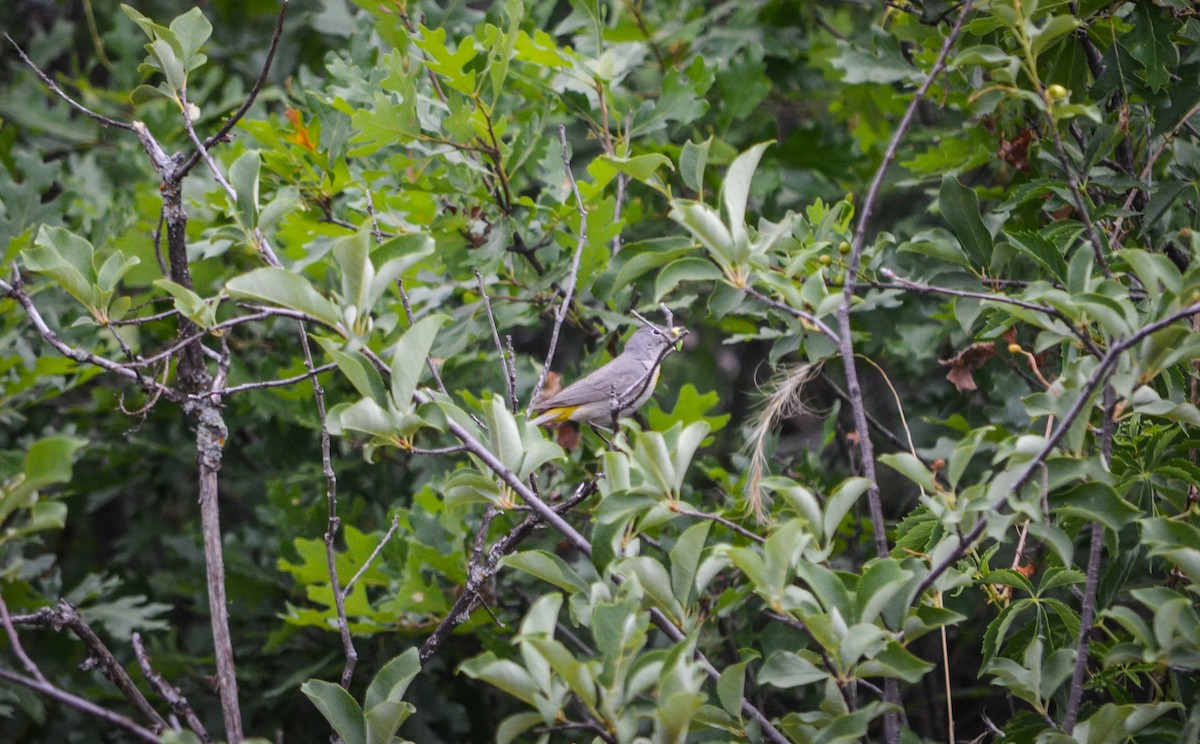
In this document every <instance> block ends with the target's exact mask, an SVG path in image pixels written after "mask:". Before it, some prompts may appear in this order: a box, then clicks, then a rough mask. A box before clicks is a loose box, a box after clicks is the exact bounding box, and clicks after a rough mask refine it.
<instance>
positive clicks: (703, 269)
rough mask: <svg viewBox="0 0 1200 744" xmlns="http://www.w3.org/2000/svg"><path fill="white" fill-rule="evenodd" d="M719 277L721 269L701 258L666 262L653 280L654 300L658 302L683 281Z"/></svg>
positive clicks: (704, 280)
mask: <svg viewBox="0 0 1200 744" xmlns="http://www.w3.org/2000/svg"><path fill="white" fill-rule="evenodd" d="M720 278H721V270H720V269H718V268H717V267H716V266H714V265H713V263H712V261H708V260H705V259H703V258H695V257H691V258H680V259H677V260H675V261H672V262H671V263H669V264H667V266H666V267H665V268H663V270H662V271H660V272H658V277H657V278H656V279H655V280H654V301H655V302H660V301H661V300H662V298H663V297H664V296H665V295H667V294H670V293H671V292H673V291H674V290H675V288H676V287H678V286H679V285H680V284H682V283H683V282H710V281H715V280H717V279H720Z"/></svg>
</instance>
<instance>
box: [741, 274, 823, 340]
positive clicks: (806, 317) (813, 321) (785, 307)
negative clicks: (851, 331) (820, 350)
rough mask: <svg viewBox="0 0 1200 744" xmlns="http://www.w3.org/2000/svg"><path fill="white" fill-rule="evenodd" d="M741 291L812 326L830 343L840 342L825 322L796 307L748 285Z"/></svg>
mask: <svg viewBox="0 0 1200 744" xmlns="http://www.w3.org/2000/svg"><path fill="white" fill-rule="evenodd" d="M742 291H743V292H745V293H746V294H748V295H750V296H751V297H753V298H754V299H756V300H758V301H759V302H761V303H763V304H764V305H768V306H770V307H773V308H775V309H776V310H779V311H781V312H785V313H787V314H788V315H791V316H792V317H795V318H798V319H800V320H802V321H804V322H806V323H808V324H809V325H811V326H813V327H814V328H816V329H817V330H818V331H820V332H821V333H823V334H825V337H826V338H828V339H829V340H830V341H832V342H834V343H835V344H836V343H839V342H840V341H841V337H839V336H838V334H837V332H836V331H834V330H833V329H832V328H830V327H829V326H828V325H826V324H825V321H823V320H821V319H820V318H818V317H817V316H815V315H813V314H812V313H808V312H805V311H803V310H801V309H800V308H797V307H792V306H791V305H789V304H787V303H786V302H780V301H779V300H776V299H772V298H770V297H768V296H766V295H765V294H763V293H762V292H759V291H758V290H757V289H755V288H754V287H751V286H750V285H748V284H747V285H746V286H744V287H742Z"/></svg>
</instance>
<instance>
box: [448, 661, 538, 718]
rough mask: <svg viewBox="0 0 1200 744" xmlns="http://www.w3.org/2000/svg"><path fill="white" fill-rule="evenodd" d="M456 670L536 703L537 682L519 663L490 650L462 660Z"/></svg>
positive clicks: (531, 703) (523, 699)
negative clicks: (500, 656) (498, 655)
mask: <svg viewBox="0 0 1200 744" xmlns="http://www.w3.org/2000/svg"><path fill="white" fill-rule="evenodd" d="M458 671H460V672H462V673H463V674H465V675H467V676H468V677H470V678H471V679H478V680H482V681H484V682H487V683H488V684H490V685H492V686H493V687H497V688H499V689H501V690H503V691H504V692H507V693H508V694H509V695H512V696H513V697H515V698H516V699H518V700H521V701H523V702H526V703H528V704H530V705H536V701H537V695H538V694H539V689H538V684H537V682H536V681H535V680H534V679H533V677H532V676H530V674H529V672H527V671H526V670H525V669H524V668H522V667H521V666H520V665H518V664H515V663H513V662H511V661H508V660H506V659H504V660H502V659H500V658H498V657H497V656H496V655H495V654H493V653H492V652H490V651H489V652H487V653H485V654H481V655H480V656H476V657H475V658H474V659H468V660H467V661H464V662H463V663H462V664H461V665H460V666H459V667H458Z"/></svg>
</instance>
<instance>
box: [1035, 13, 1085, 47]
mask: <svg viewBox="0 0 1200 744" xmlns="http://www.w3.org/2000/svg"><path fill="white" fill-rule="evenodd" d="M1082 25H1083V21H1080V20H1079V19H1078V18H1074V17H1072V16H1069V15H1056V16H1052V17H1050V18H1049V19H1048V20H1047V21H1046V22H1045V23H1044V24H1042V26H1041V28H1038V27H1036V26H1035V27H1033V32H1032V33H1031V34H1029V40H1030V42H1031V47H1032V51H1033V54H1034V55H1035V56H1036V55H1039V54H1041V53H1042V52H1043V51H1045V50H1046V49H1048V48H1049V47H1050V46H1051V45H1052V44H1054V42H1056V41H1058V40H1059V39H1061V38H1062V37H1064V36H1066V35H1067V34H1069V33H1071V32H1072V31H1074V30H1075V29H1077V28H1079V27H1080V26H1082Z"/></svg>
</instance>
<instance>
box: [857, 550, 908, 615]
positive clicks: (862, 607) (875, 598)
mask: <svg viewBox="0 0 1200 744" xmlns="http://www.w3.org/2000/svg"><path fill="white" fill-rule="evenodd" d="M912 577H913V573H912V571H908V570H906V569H904V568H901V567H900V562H899V561H897V560H896V559H894V558H880V559H878V560H875V561H873V562H872V563H871V565H870V566H869V567H868V568H867V570H866V572H865V573H863V576H862V579H860V580H859V582H858V591H857V592H856V594H857V596H856V603H857V605H858V621H859V622H860V623H873V622H875V619H876V618H877V617H879V615H880V614H881V613H884V610H885V609H886V608H888V605H889V603H891V602H892V600H893V599H894V598H895V597H896V595H897V594H898V593H899V592H900V590H901V589H903V588H904V587H905V586H906V585H907V584H908V582H909V579H911V578H912ZM901 609H907V605H906V606H905V607H904V608H901ZM887 616H890V617H889V618H888V619H890V620H891V621H892V622H896V621H897V620H899V619H900V618H901V617H903V613H897V612H894V611H893V612H890V613H887V615H886V616H885V617H887ZM889 624H890V623H889ZM896 630H899V628H896Z"/></svg>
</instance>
